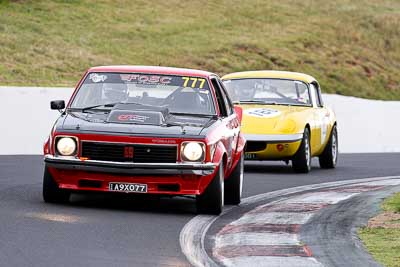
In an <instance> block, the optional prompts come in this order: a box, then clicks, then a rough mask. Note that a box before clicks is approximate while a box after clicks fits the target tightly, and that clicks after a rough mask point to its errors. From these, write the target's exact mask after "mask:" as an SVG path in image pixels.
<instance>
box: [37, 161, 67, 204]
mask: <svg viewBox="0 0 400 267" xmlns="http://www.w3.org/2000/svg"><path fill="white" fill-rule="evenodd" d="M70 195H71V193H70V192H69V191H67V190H65V189H60V188H58V185H57V183H56V182H55V181H54V179H53V177H52V176H51V174H50V172H49V171H48V170H47V168H45V170H44V175H43V200H44V201H45V202H48V203H66V202H68V201H69V196H70Z"/></svg>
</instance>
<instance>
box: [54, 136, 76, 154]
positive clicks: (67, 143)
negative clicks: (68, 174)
mask: <svg viewBox="0 0 400 267" xmlns="http://www.w3.org/2000/svg"><path fill="white" fill-rule="evenodd" d="M56 148H57V152H58V154H60V155H61V156H73V155H75V154H76V152H77V149H76V148H77V144H76V140H75V139H74V138H72V137H61V138H58V139H57V144H56Z"/></svg>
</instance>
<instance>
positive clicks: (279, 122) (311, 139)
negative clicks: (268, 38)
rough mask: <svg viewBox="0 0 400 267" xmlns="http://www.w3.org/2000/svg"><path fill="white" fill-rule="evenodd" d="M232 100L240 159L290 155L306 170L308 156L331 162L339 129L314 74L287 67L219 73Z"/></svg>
mask: <svg viewBox="0 0 400 267" xmlns="http://www.w3.org/2000/svg"><path fill="white" fill-rule="evenodd" d="M222 80H223V83H224V85H225V87H226V89H227V91H228V94H229V95H230V97H231V99H232V101H233V103H234V104H236V105H239V106H240V107H242V109H243V119H242V131H243V133H244V135H245V137H246V139H247V147H246V153H245V159H247V160H283V161H285V162H286V163H289V161H292V166H293V170H294V171H295V172H299V173H307V172H309V171H310V170H311V158H312V157H319V164H320V166H321V168H335V166H336V163H337V158H338V132H337V128H336V117H335V114H334V112H333V111H332V110H331V109H330V108H328V107H326V106H325V105H324V103H323V101H322V96H321V89H320V86H319V84H318V82H317V80H316V79H315V78H313V77H311V76H309V75H306V74H302V73H296V72H286V71H248V72H237V73H231V74H228V75H225V76H224V77H222Z"/></svg>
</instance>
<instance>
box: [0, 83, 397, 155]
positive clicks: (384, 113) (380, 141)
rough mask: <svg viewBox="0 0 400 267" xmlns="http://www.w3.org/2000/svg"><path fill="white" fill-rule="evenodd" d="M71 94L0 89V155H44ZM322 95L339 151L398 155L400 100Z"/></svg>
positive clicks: (55, 90)
mask: <svg viewBox="0 0 400 267" xmlns="http://www.w3.org/2000/svg"><path fill="white" fill-rule="evenodd" d="M71 94H72V89H71V88H48V87H0V118H1V127H0V129H1V130H0V154H2V155H14V154H41V153H42V148H43V142H44V140H45V139H46V137H47V136H48V134H49V132H50V129H51V127H52V125H53V123H54V121H55V120H56V119H57V117H58V116H59V113H58V112H57V111H54V110H50V101H51V100H58V99H59V100H65V101H68V99H69V97H70V96H71ZM323 97H324V101H325V103H326V104H327V105H329V106H331V107H332V108H333V109H334V111H335V112H336V116H337V120H338V130H339V142H340V143H339V149H340V152H342V153H375V152H400V134H399V130H400V123H399V122H400V101H379V100H367V99H361V98H355V97H347V96H339V95H329V94H325V95H324V96H323Z"/></svg>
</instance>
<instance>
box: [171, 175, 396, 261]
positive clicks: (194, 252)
mask: <svg viewBox="0 0 400 267" xmlns="http://www.w3.org/2000/svg"><path fill="white" fill-rule="evenodd" d="M399 179H400V177H399V176H384V177H373V178H365V179H354V180H347V181H338V182H330V183H322V184H314V185H305V186H299V187H293V188H289V189H283V190H278V191H274V192H268V193H263V194H259V195H255V196H251V197H247V198H244V199H243V200H242V203H241V204H240V206H247V205H251V204H255V203H257V202H260V201H266V200H268V199H273V198H276V197H282V196H285V195H289V194H295V193H301V192H304V191H309V190H314V189H321V188H329V187H335V186H343V185H351V184H366V183H368V184H371V185H377V184H378V183H381V181H384V180H389V181H390V182H389V181H388V182H389V184H390V185H391V184H396V185H397V184H400V180H399ZM383 183H384V184H385V185H388V184H387V183H385V182H383ZM235 208H236V206H230V207H225V209H224V211H223V213H222V214H221V215H223V214H226V213H228V212H231V211H233V210H235ZM218 218H219V216H205V215H198V216H196V217H194V218H193V219H191V220H190V221H189V222H188V223H187V224H186V225H185V226H184V227H183V228H182V230H181V233H180V236H179V242H180V245H181V249H182V252H183V254H184V255H185V256H186V258H187V260H188V261H189V262H190V263H191V264H192V265H194V266H218V264H217V263H215V261H213V260H212V259H211V258H210V257H209V256H208V254H207V252H206V250H205V248H204V239H205V236H206V233H207V231H208V229H209V228H210V226H211V225H212V224H213V223H214V221H215V220H217V219H218ZM244 258H246V257H244ZM252 258H254V257H252ZM266 258H272V257H260V263H259V264H257V265H259V266H263V264H262V262H264V260H267V259H266ZM293 258H295V257H293ZM299 258H301V257H299ZM273 259H275V260H278V259H277V257H273ZM273 259H270V260H273ZM302 259H303V258H302ZM237 260H239V259H237ZM243 260H245V259H243ZM285 260H288V258H287V257H286V258H285ZM252 262H254V261H252ZM267 262H268V261H266V263H267ZM311 262H313V264H314V265H311ZM278 263H279V262H278ZM286 263H287V262H286ZM237 264H239V262H237ZM243 264H245V262H244V263H243ZM270 264H271V265H268V266H273V265H272V264H273V262H270ZM274 264H275V263H274ZM305 264H307V265H304V266H320V265H315V264H319V263H318V262H316V261H313V260H312V259H309V260H306V261H305ZM286 265H287V264H286ZM289 265H290V264H289ZM293 265H295V266H296V267H300V266H302V265H301V263H300V262H299V263H297V262H296V263H294V264H293ZM278 266H279V265H278Z"/></svg>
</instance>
